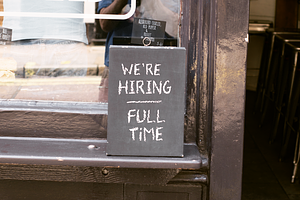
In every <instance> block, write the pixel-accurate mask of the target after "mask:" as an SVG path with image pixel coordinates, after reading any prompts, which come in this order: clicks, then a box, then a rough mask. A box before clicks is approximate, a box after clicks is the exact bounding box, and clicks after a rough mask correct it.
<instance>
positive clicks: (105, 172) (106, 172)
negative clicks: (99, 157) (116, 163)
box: [102, 168, 108, 176]
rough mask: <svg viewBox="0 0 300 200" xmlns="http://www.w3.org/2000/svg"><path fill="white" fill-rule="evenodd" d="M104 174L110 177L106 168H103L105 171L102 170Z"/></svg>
mask: <svg viewBox="0 0 300 200" xmlns="http://www.w3.org/2000/svg"><path fill="white" fill-rule="evenodd" d="M102 174H103V175H104V176H106V175H108V170H107V169H106V168H103V169H102Z"/></svg>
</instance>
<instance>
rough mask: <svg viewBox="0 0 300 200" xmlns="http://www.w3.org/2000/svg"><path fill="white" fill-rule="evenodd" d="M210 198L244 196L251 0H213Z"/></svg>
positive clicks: (230, 199) (236, 197)
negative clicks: (213, 47)
mask: <svg viewBox="0 0 300 200" xmlns="http://www.w3.org/2000/svg"><path fill="white" fill-rule="evenodd" d="M211 5H212V9H211V11H212V13H211V16H212V17H211V19H212V21H211V23H212V24H214V27H213V28H215V40H214V41H213V43H212V44H211V45H216V46H215V51H214V52H213V53H214V54H213V55H211V56H212V57H213V58H214V63H212V64H213V65H212V66H210V67H211V68H212V69H213V73H214V75H213V78H214V80H213V97H212V102H213V104H212V133H211V151H210V172H209V183H210V186H209V190H210V192H209V194H210V197H209V198H210V200H219V199H224V200H225V199H228V200H235V199H236V200H238V199H241V192H242V165H243V136H244V116H245V93H246V87H245V82H246V57H247V38H248V36H247V34H248V23H249V0H225V1H224V0H214V1H212V4H211Z"/></svg>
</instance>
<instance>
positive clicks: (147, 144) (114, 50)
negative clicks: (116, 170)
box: [107, 45, 186, 157]
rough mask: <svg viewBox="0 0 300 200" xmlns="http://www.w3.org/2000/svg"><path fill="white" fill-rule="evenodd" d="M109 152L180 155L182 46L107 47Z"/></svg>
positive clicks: (181, 152) (181, 147)
mask: <svg viewBox="0 0 300 200" xmlns="http://www.w3.org/2000/svg"><path fill="white" fill-rule="evenodd" d="M109 63H110V65H109V70H110V72H109V86H108V88H109V89H108V129H107V131H108V133H107V140H108V145H107V154H108V155H132V156H176V157H182V156H183V135H184V133H183V132H184V113H185V85H186V74H185V49H184V48H179V47H138V46H114V45H112V46H111V47H110V62H109Z"/></svg>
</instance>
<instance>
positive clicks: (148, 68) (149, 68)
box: [146, 63, 153, 75]
mask: <svg viewBox="0 0 300 200" xmlns="http://www.w3.org/2000/svg"><path fill="white" fill-rule="evenodd" d="M148 72H150V74H151V75H153V73H152V64H151V63H149V64H146V75H149V74H148Z"/></svg>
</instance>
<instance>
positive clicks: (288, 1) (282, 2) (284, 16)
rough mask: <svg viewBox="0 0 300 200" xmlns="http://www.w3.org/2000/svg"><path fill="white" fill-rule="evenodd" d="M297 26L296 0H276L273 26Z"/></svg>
mask: <svg viewBox="0 0 300 200" xmlns="http://www.w3.org/2000/svg"><path fill="white" fill-rule="evenodd" d="M297 27H298V0H276V11H275V28H297Z"/></svg>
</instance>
